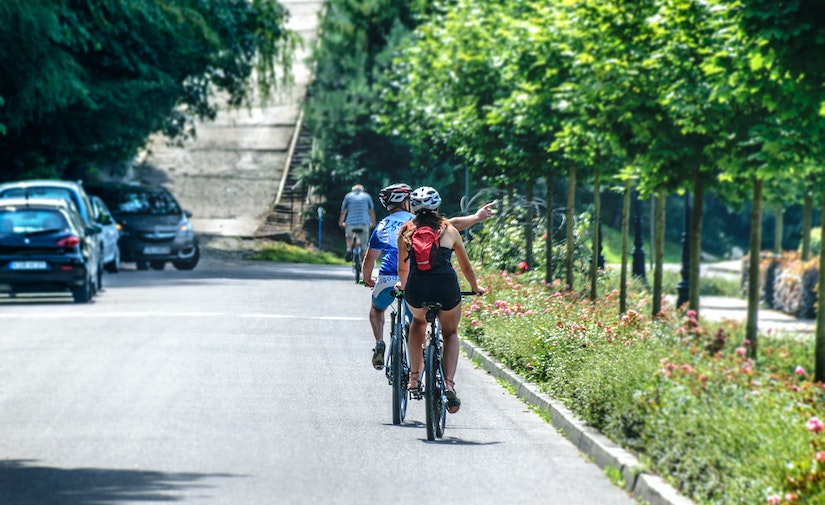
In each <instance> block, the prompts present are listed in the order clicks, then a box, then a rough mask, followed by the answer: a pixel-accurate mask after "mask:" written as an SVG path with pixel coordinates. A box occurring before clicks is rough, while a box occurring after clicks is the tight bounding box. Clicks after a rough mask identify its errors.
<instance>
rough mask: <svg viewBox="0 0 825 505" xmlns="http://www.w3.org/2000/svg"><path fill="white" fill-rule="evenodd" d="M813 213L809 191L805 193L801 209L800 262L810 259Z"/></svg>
mask: <svg viewBox="0 0 825 505" xmlns="http://www.w3.org/2000/svg"><path fill="white" fill-rule="evenodd" d="M813 213H814V198H813V195H812V194H811V192H810V191H807V192H806V193H805V205H804V206H803V207H802V261H808V260H809V259H811V217H812V215H813Z"/></svg>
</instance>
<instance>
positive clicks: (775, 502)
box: [768, 494, 782, 505]
mask: <svg viewBox="0 0 825 505" xmlns="http://www.w3.org/2000/svg"><path fill="white" fill-rule="evenodd" d="M781 503H782V498H780V497H779V496H777V495H775V494H772V495H769V496H768V505H780V504H781Z"/></svg>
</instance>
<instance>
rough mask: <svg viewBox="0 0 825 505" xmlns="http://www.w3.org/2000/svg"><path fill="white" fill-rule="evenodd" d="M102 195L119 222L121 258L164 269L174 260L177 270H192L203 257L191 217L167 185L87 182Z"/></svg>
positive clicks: (139, 267)
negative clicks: (94, 183)
mask: <svg viewBox="0 0 825 505" xmlns="http://www.w3.org/2000/svg"><path fill="white" fill-rule="evenodd" d="M86 190H87V191H88V193H89V194H91V195H96V196H99V197H100V198H101V199H103V201H104V202H105V203H106V205H107V206H108V207H109V210H110V211H111V212H112V215H113V216H114V218H115V221H117V223H118V225H119V226H120V255H121V261H127V262H135V264H136V265H137V268H138V269H146V268H147V267H148V266H151V267H152V268H154V269H156V270H163V268H164V267H165V266H166V263H167V262H171V263H172V265H174V267H175V268H177V269H178V270H192V269H193V268H195V266H197V264H198V260H199V259H200V249H199V248H198V241H197V237H196V236H195V232H194V231H193V230H192V224H191V223H190V222H189V218H190V217H192V213H191V212H189V211H187V210H183V209H182V208H181V206H180V204H179V203H178V201H177V200H176V199H175V197H174V196H173V195H172V193H170V192H169V190H167V189H166V188H163V187H160V186H142V185H136V184H125V183H107V184H103V185H94V186H87V187H86Z"/></svg>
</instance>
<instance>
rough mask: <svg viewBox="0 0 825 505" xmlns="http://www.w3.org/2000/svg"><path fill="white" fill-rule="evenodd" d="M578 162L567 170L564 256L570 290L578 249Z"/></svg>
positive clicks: (566, 281)
mask: <svg viewBox="0 0 825 505" xmlns="http://www.w3.org/2000/svg"><path fill="white" fill-rule="evenodd" d="M575 206H576V164H575V163H572V164H571V165H570V168H569V169H568V172H567V244H566V245H567V249H566V252H565V258H564V268H565V276H564V282H565V284H567V286H566V288H567V289H568V290H572V289H573V254H574V253H575V251H576V236H575V226H574V223H573V219H574V218H575V213H576V209H575Z"/></svg>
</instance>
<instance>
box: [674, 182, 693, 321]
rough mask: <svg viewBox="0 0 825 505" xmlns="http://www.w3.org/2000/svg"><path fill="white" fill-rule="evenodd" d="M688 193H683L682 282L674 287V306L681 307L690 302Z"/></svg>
mask: <svg viewBox="0 0 825 505" xmlns="http://www.w3.org/2000/svg"><path fill="white" fill-rule="evenodd" d="M690 212H691V210H690V192H689V191H686V192H685V231H684V232H683V233H682V270H681V271H680V272H679V273H680V274H681V275H682V280H681V281H679V284H678V285H677V286H676V290H677V291H678V293H679V296H678V298H677V299H676V306H677V307H681V306H682V305H684V304H686V303H687V302H688V301H689V300H690Z"/></svg>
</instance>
